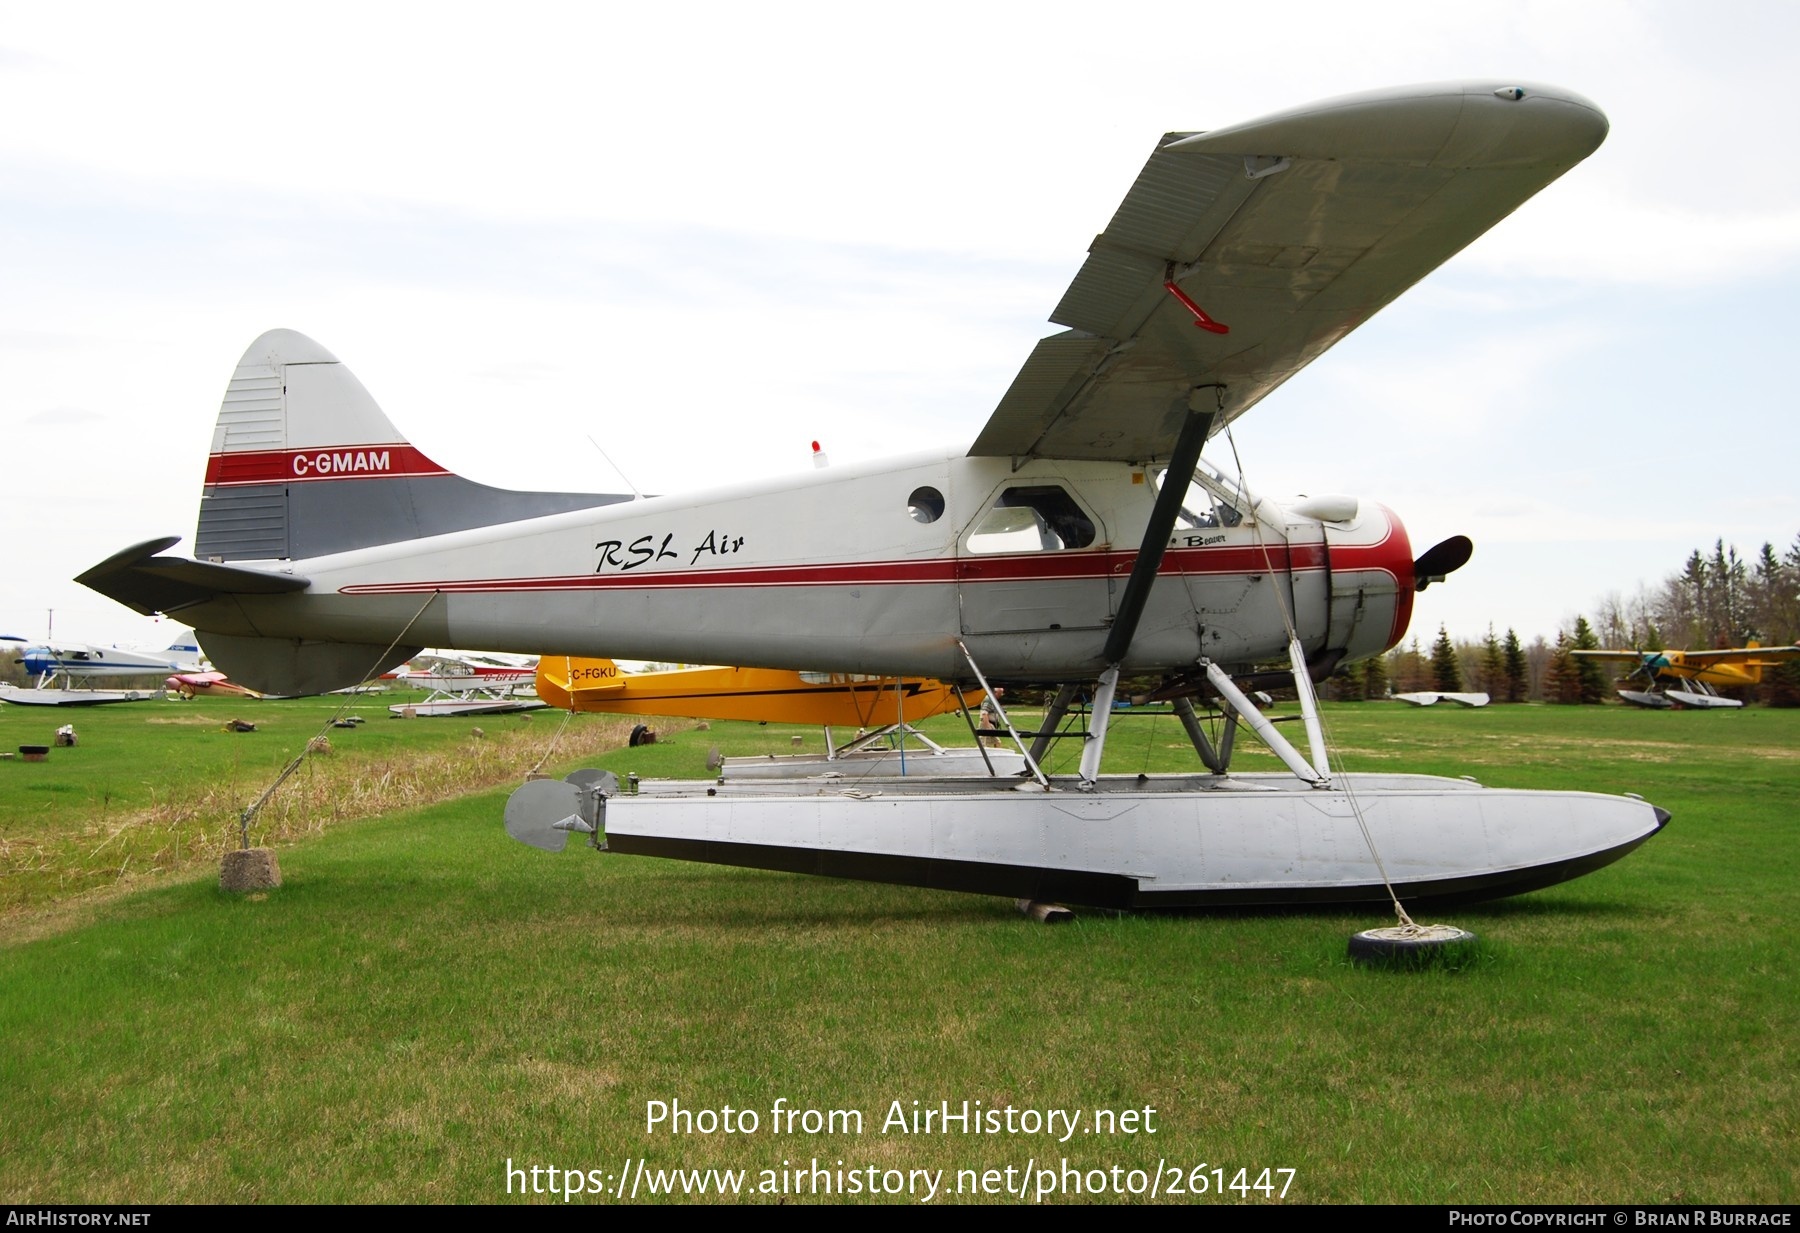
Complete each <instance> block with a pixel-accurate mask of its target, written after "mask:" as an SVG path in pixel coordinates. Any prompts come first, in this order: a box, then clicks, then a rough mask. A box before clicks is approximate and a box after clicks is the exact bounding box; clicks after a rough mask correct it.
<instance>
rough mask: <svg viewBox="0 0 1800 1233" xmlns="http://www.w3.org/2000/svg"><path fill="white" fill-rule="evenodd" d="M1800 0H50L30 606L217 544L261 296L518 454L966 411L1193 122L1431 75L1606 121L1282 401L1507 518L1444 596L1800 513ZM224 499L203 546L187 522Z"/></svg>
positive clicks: (831, 448)
mask: <svg viewBox="0 0 1800 1233" xmlns="http://www.w3.org/2000/svg"><path fill="white" fill-rule="evenodd" d="M1797 15H1800V9H1796V8H1793V7H1791V6H1788V5H1784V4H1778V3H1768V4H1731V3H1726V4H1717V3H1715V4H1709V5H1706V6H1694V5H1689V4H1675V3H1631V4H1625V3H1616V4H1608V3H1591V4H1569V3H1554V4H1551V3H1546V4H1521V3H1505V4H1493V5H1480V4H1462V5H1456V6H1449V5H1443V4H1441V3H1432V4H1418V5H1412V4H1380V3H1375V4H1361V5H1344V4H1337V3H1334V4H1300V3H1267V2H1264V3H1258V4H1254V5H1243V6H1219V5H1195V4H1192V3H1182V4H1133V3H1113V4H1109V5H1105V6H1098V7H1096V6H1094V5H1091V4H1081V5H1074V4H1070V5H1055V4H1044V3H1033V4H1029V5H1025V4H1020V5H983V4H969V3H966V2H965V3H960V4H918V3H912V4H908V5H906V6H903V8H901V9H884V10H880V11H877V10H875V9H866V10H865V9H858V8H855V7H853V6H845V5H840V4H831V5H827V4H820V5H788V4H779V3H766V4H762V5H708V4H686V5H680V6H631V7H630V8H625V7H620V8H617V9H614V8H611V7H609V6H605V5H579V6H577V5H568V6H562V5H531V4H520V5H510V6H506V8H505V9H504V10H502V9H500V8H497V7H495V6H492V5H479V6H477V5H451V4H431V5H410V6H409V5H387V6H371V5H367V4H356V5H342V6H337V5H331V4H316V3H315V4H309V5H307V6H304V7H303V8H300V9H295V8H292V7H291V6H290V7H287V8H279V9H275V10H271V11H269V12H261V11H259V10H258V8H257V7H256V6H239V5H219V6H202V5H176V6H143V5H131V6H123V5H80V6H75V5H30V6H27V5H12V6H8V9H7V11H6V17H5V20H4V22H3V23H0V114H4V115H5V116H6V117H7V122H6V123H5V124H4V125H0V276H3V277H4V279H5V287H6V294H5V295H3V296H0V374H3V375H4V380H3V381H0V424H4V426H5V428H6V434H5V438H4V440H5V442H6V445H7V454H6V456H7V458H8V459H9V463H10V465H9V466H8V467H7V477H6V481H5V483H4V484H3V485H0V513H3V514H4V525H5V527H6V530H7V535H6V544H7V559H6V568H5V571H4V575H3V581H0V633H6V634H20V635H25V636H28V637H32V638H38V637H41V636H42V635H43V633H44V627H45V617H46V609H50V608H54V609H55V610H56V633H57V636H58V639H59V640H92V641H97V642H114V641H120V642H138V643H149V642H154V641H158V640H159V639H160V640H161V641H165V642H166V640H167V638H166V634H167V633H168V632H169V630H168V629H167V628H166V626H165V627H164V628H161V629H159V628H157V627H156V626H154V625H153V624H152V623H151V622H150V621H148V620H144V619H140V618H137V617H135V616H134V615H133V614H131V613H130V612H128V611H127V610H126V609H124V608H121V607H119V606H118V605H116V604H113V603H112V602H111V601H109V600H106V599H104V598H102V597H100V596H98V595H95V594H93V593H91V592H88V591H87V590H86V589H85V588H82V587H79V586H77V585H75V584H74V583H73V582H70V581H69V579H70V578H71V577H72V576H73V575H74V574H76V573H78V572H79V571H81V570H83V569H85V568H87V567H88V566H89V565H92V564H94V563H95V562H97V561H99V560H100V559H102V558H104V557H106V556H108V555H110V554H111V553H113V552H115V551H117V550H118V549H120V548H122V547H124V546H126V545H128V544H131V543H135V542H137V541H139V540H143V539H147V538H150V537H152V536H157V535H170V534H180V535H182V536H184V537H187V538H186V541H185V542H186V543H191V536H192V533H193V525H194V519H195V511H196V509H197V504H198V498H199V492H200V482H201V476H202V474H203V470H204V465H205V455H206V450H207V443H208V441H209V440H210V435H211V431H212V424H213V419H214V417H215V416H216V414H217V412H218V405H219V400H220V396H221V395H222V393H223V391H224V387H225V383H226V380H227V379H228V377H229V376H230V373H231V369H232V367H233V365H234V364H235V363H236V361H237V358H238V356H239V355H240V354H241V353H242V352H243V350H244V348H245V347H246V346H247V345H248V344H249V343H250V341H251V340H252V339H253V338H255V337H256V336H257V335H258V334H260V333H262V332H263V331H264V330H266V329H269V328H272V327H275V326H284V327H288V328H292V329H297V330H300V331H301V332H303V333H305V334H308V335H311V336H312V337H314V338H316V339H317V340H318V341H319V342H321V343H322V344H324V345H325V346H326V347H327V348H329V349H330V350H332V351H333V352H335V353H336V354H337V355H338V357H339V358H340V359H342V360H344V361H345V363H346V364H348V365H349V366H350V368H351V369H352V370H354V371H355V372H356V373H357V375H358V376H359V377H360V378H361V379H362V381H363V383H364V384H365V385H367V386H368V388H369V390H370V391H371V393H373V395H374V396H375V398H376V399H377V400H378V401H379V402H380V403H381V404H382V405H383V407H384V408H385V409H386V410H387V412H388V413H389V415H390V416H391V418H392V419H393V420H394V421H395V422H396V423H397V424H398V425H399V426H400V428H401V430H402V431H403V432H404V433H405V434H406V435H407V436H408V437H409V438H411V439H412V440H413V441H414V442H415V443H416V444H417V445H419V446H420V447H421V448H422V449H423V450H424V451H425V452H426V453H427V454H429V455H430V456H431V457H433V458H435V459H436V460H437V461H439V462H441V463H443V464H444V465H446V466H449V467H451V468H452V469H454V470H457V471H460V472H462V473H464V474H466V475H468V476H470V477H471V478H474V479H477V480H481V481H483V482H487V483H491V484H497V485H502V486H506V487H515V488H528V487H543V488H601V489H606V490H615V491H616V490H618V489H619V487H620V481H619V480H618V478H617V473H616V472H614V471H613V469H612V468H611V467H610V466H609V465H608V464H607V462H606V461H605V458H603V457H602V455H601V453H600V451H599V449H597V448H596V446H595V445H594V444H591V443H590V441H589V438H590V437H591V438H592V439H593V441H594V442H597V443H598V445H599V446H600V447H603V448H604V451H605V455H606V456H608V457H610V458H611V459H612V460H613V462H614V463H616V464H617V465H618V467H619V468H621V469H622V470H623V471H624V473H625V474H626V475H627V476H628V477H629V480H630V482H631V483H632V484H635V485H636V486H637V487H638V488H640V489H642V490H645V491H663V492H667V491H674V490H680V489H689V488H695V487H701V486H705V485H708V484H712V483H716V482H720V481H724V480H728V479H736V478H743V477H745V476H753V475H763V474H773V473H778V472H781V471H787V470H794V469H801V468H804V467H806V466H808V465H810V464H809V461H808V456H807V449H808V442H809V441H811V440H812V439H814V438H818V439H820V440H822V441H823V442H824V443H825V446H826V448H827V450H828V452H829V453H830V455H831V457H832V459H833V460H834V461H836V462H846V461H852V460H860V459H865V458H875V457H880V456H882V455H884V454H887V453H890V452H900V451H910V450H914V449H918V448H923V447H928V446H933V445H939V444H942V445H945V446H950V447H955V448H958V449H960V448H964V447H966V445H967V443H968V442H969V441H970V440H972V439H973V437H974V435H975V433H976V432H977V430H978V429H979V428H980V427H981V425H982V424H983V423H984V422H985V420H986V419H987V416H988V414H989V413H990V412H991V410H992V409H993V406H994V404H995V402H996V401H997V400H998V399H999V397H1000V395H1001V394H1002V393H1003V392H1004V391H1005V389H1006V387H1007V385H1008V383H1009V382H1010V381H1011V379H1012V376H1013V374H1014V373H1015V372H1016V371H1017V369H1018V366H1019V365H1020V363H1021V362H1022V361H1023V360H1024V358H1025V356H1026V355H1027V353H1028V352H1029V350H1030V347H1031V344H1032V341H1033V340H1034V339H1036V338H1037V337H1040V336H1041V335H1043V334H1047V333H1050V332H1053V330H1054V329H1055V327H1052V326H1050V325H1048V324H1047V321H1046V319H1047V317H1048V315H1049V313H1050V311H1051V309H1052V308H1053V307H1054V305H1055V304H1056V302H1057V300H1058V299H1059V298H1060V296H1061V294H1062V291H1063V288H1064V287H1065V286H1066V285H1067V284H1068V281H1069V280H1070V279H1071V278H1072V277H1073V275H1074V273H1075V271H1076V269H1077V268H1078V267H1079V265H1080V262H1081V260H1082V257H1083V255H1084V253H1085V250H1086V247H1087V244H1088V242H1089V241H1090V240H1091V239H1092V237H1093V236H1094V234H1095V233H1096V232H1098V231H1100V230H1101V229H1102V228H1103V227H1104V226H1105V225H1106V223H1107V221H1108V219H1109V218H1110V217H1111V214H1112V211H1113V209H1114V207H1115V206H1116V205H1117V204H1118V201H1119V199H1120V198H1121V197H1122V196H1123V195H1124V193H1125V190H1126V189H1127V188H1128V187H1129V185H1130V184H1131V181H1132V179H1133V177H1134V176H1135V175H1136V173H1137V171H1138V169H1139V167H1140V166H1141V165H1142V163H1143V161H1144V159H1145V157H1146V156H1147V155H1148V153H1149V151H1150V149H1151V148H1152V146H1153V144H1154V142H1155V140H1156V138H1157V136H1158V135H1159V134H1161V133H1162V132H1164V131H1166V130H1171V129H1208V128H1217V127H1221V126H1223V125H1226V124H1231V123H1237V122H1240V121H1244V120H1249V119H1253V118H1255V117H1257V116H1259V115H1262V114H1265V113H1268V112H1271V111H1275V110H1279V109H1282V108H1286V107H1289V106H1292V105H1295V104H1298V103H1302V102H1307V101H1311V100H1314V99H1318V98H1324V97H1328V96H1331V95H1335V94H1342V93H1346V92H1350V91H1356V90H1364V89H1372V88H1376V87H1382V86H1390V85H1398V84H1404V83H1409V82H1417V81H1434V80H1445V79H1460V78H1487V77H1495V78H1496V79H1497V80H1500V81H1505V82H1511V81H1515V80H1517V81H1526V82H1530V81H1546V82H1554V83H1556V84H1558V85H1562V86H1566V87H1568V88H1570V89H1574V90H1577V91H1579V92H1581V93H1583V94H1585V95H1587V96H1588V97H1590V98H1592V99H1593V100H1594V101H1596V102H1597V103H1599V104H1600V105H1601V107H1603V108H1604V109H1605V110H1606V111H1607V113H1608V115H1609V116H1610V118H1611V121H1612V134H1611V136H1610V137H1609V139H1608V140H1607V142H1606V144H1605V145H1604V146H1602V147H1601V149H1600V150H1599V152H1598V153H1597V154H1596V155H1594V157H1592V158H1591V159H1589V160H1588V161H1587V162H1586V163H1584V164H1582V165H1581V166H1579V167H1577V168H1576V169H1575V170H1574V171H1573V172H1571V173H1570V174H1569V175H1568V176H1567V177H1565V178H1564V179H1563V180H1562V181H1559V182H1558V183H1556V184H1553V185H1552V186H1551V187H1550V188H1549V189H1548V190H1546V191H1545V193H1544V194H1542V195H1541V196H1540V197H1539V198H1538V199H1536V200H1534V201H1532V202H1530V203H1529V204H1527V205H1526V206H1525V207H1524V208H1523V209H1522V210H1521V211H1519V213H1517V214H1516V215H1514V216H1513V217H1512V218H1510V219H1508V220H1506V221H1505V222H1503V223H1502V224H1501V225H1500V226H1499V227H1497V228H1496V229H1495V230H1494V231H1493V232H1492V233H1490V235H1489V236H1487V237H1486V238H1484V239H1482V240H1480V241H1478V242H1477V243H1476V244H1475V245H1474V246H1472V247H1471V248H1470V249H1468V250H1467V251H1466V252H1464V253H1463V254H1462V255H1460V256H1459V257H1457V258H1455V259H1454V260H1453V261H1452V262H1451V263H1450V264H1449V265H1447V266H1446V267H1445V268H1444V269H1443V270H1441V271H1440V272H1438V273H1437V274H1435V275H1433V276H1432V277H1431V278H1430V279H1428V280H1427V281H1426V282H1424V283H1422V284H1421V285H1420V286H1419V287H1417V288H1415V289H1414V290H1413V291H1411V292H1409V293H1408V294H1407V295H1405V296H1403V297H1402V298H1401V299H1400V300H1399V301H1398V302H1397V303H1396V304H1395V305H1393V306H1392V307H1391V308H1389V309H1387V310H1386V311H1384V312H1383V313H1381V314H1380V315H1379V316H1378V317H1376V318H1375V319H1373V320H1372V321H1371V322H1370V323H1369V324H1367V325H1366V326H1364V327H1363V328H1362V329H1360V330H1359V331H1358V332H1357V333H1355V334H1353V335H1352V336H1351V337H1350V338H1349V339H1348V340H1346V341H1345V342H1343V343H1341V344H1340V345H1339V346H1338V347H1336V348H1335V349H1334V350H1332V351H1331V352H1330V353H1328V354H1327V355H1325V356H1324V357H1323V358H1322V359H1321V360H1319V361H1318V362H1317V363H1316V364H1314V365H1313V366H1312V367H1311V368H1310V369H1308V370H1307V371H1306V372H1305V373H1303V374H1301V376H1299V377H1297V378H1296V379H1294V380H1293V381H1291V382H1289V384H1288V385H1287V386H1285V387H1284V388H1282V389H1281V390H1279V391H1277V392H1276V393H1275V394H1274V395H1272V396H1271V397H1270V398H1269V399H1268V400H1266V401H1265V402H1264V403H1262V404H1261V405H1260V406H1258V407H1257V408H1256V409H1255V410H1254V411H1253V412H1251V413H1250V414H1249V415H1247V416H1246V417H1244V419H1243V420H1242V421H1240V423H1239V426H1238V429H1237V434H1236V435H1237V443H1238V447H1239V451H1240V453H1241V455H1242V458H1243V463H1244V469H1245V472H1246V474H1247V478H1248V479H1249V481H1250V483H1251V484H1252V485H1253V486H1254V487H1256V488H1258V489H1260V490H1263V491H1266V492H1270V493H1281V492H1295V491H1309V492H1323V491H1339V492H1351V493H1357V494H1359V495H1362V496H1365V497H1370V498H1374V499H1377V500H1380V501H1382V502H1383V503H1384V504H1387V505H1388V506H1390V507H1391V508H1393V509H1394V510H1396V511H1397V512H1398V513H1399V514H1400V515H1401V516H1402V518H1403V519H1404V520H1405V521H1406V523H1407V526H1408V528H1409V530H1410V531H1411V533H1412V537H1413V540H1414V543H1415V545H1418V546H1420V547H1423V546H1424V545H1427V544H1430V543H1433V542H1435V541H1436V540H1438V539H1441V538H1443V537H1444V536H1446V535H1450V534H1455V533H1458V532H1461V533H1464V534H1468V535H1470V536H1471V537H1473V538H1474V540H1475V542H1476V553H1475V558H1474V560H1473V561H1472V562H1471V564H1470V565H1469V566H1468V567H1467V568H1466V569H1465V570H1463V571H1462V572H1461V573H1459V574H1458V575H1456V576H1455V578H1454V579H1452V581H1451V583H1449V584H1447V585H1445V586H1443V587H1434V588H1432V589H1431V590H1430V591H1428V592H1427V593H1425V594H1424V595H1423V596H1421V597H1420V603H1419V605H1418V610H1417V615H1416V617H1415V624H1414V632H1416V633H1417V634H1419V636H1420V638H1421V640H1422V641H1423V642H1425V643H1429V642H1430V640H1431V637H1432V636H1433V635H1434V634H1435V632H1436V629H1437V626H1438V624H1439V622H1447V623H1448V625H1449V627H1450V629H1451V631H1452V633H1453V634H1455V635H1456V636H1458V637H1464V638H1476V637H1479V636H1480V635H1481V634H1482V633H1483V632H1484V631H1485V629H1486V626H1487V624H1488V622H1489V621H1492V622H1493V623H1494V624H1495V625H1497V626H1498V627H1499V628H1500V629H1501V630H1504V629H1505V628H1506V627H1508V626H1512V627H1515V628H1517V629H1518V631H1519V632H1520V634H1521V635H1523V636H1525V637H1526V638H1527V639H1529V638H1530V637H1531V636H1533V635H1535V634H1539V633H1542V634H1545V635H1547V636H1553V635H1554V633H1555V630H1556V627H1557V625H1558V623H1559V622H1561V621H1563V620H1564V619H1565V618H1570V617H1572V616H1573V614H1574V613H1576V612H1578V611H1585V612H1589V613H1592V612H1593V610H1594V608H1595V607H1596V604H1597V601H1598V599H1599V598H1600V596H1602V595H1603V594H1604V593H1606V592H1608V591H1620V592H1625V593H1629V592H1631V591H1632V590H1634V589H1635V588H1636V587H1637V586H1638V585H1639V584H1640V583H1641V582H1642V583H1650V584H1655V583H1657V582H1659V581H1660V580H1661V578H1662V577H1663V576H1664V575H1665V574H1667V573H1669V572H1672V571H1674V570H1675V569H1676V568H1677V567H1678V566H1679V565H1680V563H1681V561H1682V559H1683V558H1684V557H1685V556H1686V555H1687V553H1688V552H1689V551H1690V550H1691V549H1693V548H1695V547H1699V546H1702V545H1710V544H1711V543H1712V541H1713V540H1715V539H1717V538H1719V537H1723V538H1724V539H1725V540H1726V541H1727V542H1728V543H1736V544H1737V545H1739V546H1740V547H1741V548H1742V549H1744V550H1745V551H1746V552H1749V551H1754V549H1755V548H1756V547H1757V546H1758V545H1760V544H1761V543H1762V542H1763V541H1764V540H1773V541H1774V542H1775V543H1776V545H1777V547H1786V546H1787V545H1789V544H1791V543H1793V542H1794V539H1795V537H1796V535H1797V534H1800V482H1797V473H1800V466H1797V457H1800V451H1797V450H1796V446H1797V445H1800V427H1796V417H1795V415H1794V408H1793V403H1794V395H1793V393H1792V384H1793V383H1792V380H1791V379H1790V378H1789V376H1788V374H1787V373H1786V371H1785V370H1784V368H1783V367H1782V365H1783V362H1784V357H1785V356H1787V355H1788V353H1789V352H1790V350H1791V349H1792V346H1793V343H1792V340H1793V339H1794V337H1795V336H1796V331H1797V327H1800V309H1797V308H1796V304H1795V299H1796V297H1795V294H1794V281H1795V272H1796V265H1797V264H1800V159H1796V157H1795V146H1796V139H1795V137H1794V135H1793V128H1794V121H1795V118H1796V112H1797V108H1796V105H1795V103H1794V101H1793V94H1792V83H1793V82H1794V81H1795V80H1796V79H1800V16H1797ZM186 550H187V549H186V547H185V546H184V547H183V548H182V549H179V551H186Z"/></svg>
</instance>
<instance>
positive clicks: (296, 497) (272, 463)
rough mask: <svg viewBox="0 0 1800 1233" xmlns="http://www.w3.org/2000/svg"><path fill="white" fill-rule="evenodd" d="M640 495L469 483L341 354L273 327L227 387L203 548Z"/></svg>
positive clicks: (317, 540)
mask: <svg viewBox="0 0 1800 1233" xmlns="http://www.w3.org/2000/svg"><path fill="white" fill-rule="evenodd" d="M630 499H631V498H630V496H629V494H617V493H612V494H609V493H572V492H513V491H509V490H506V489H500V488H489V487H487V486H486V485H483V484H477V483H473V482H471V481H469V480H466V479H463V478H462V477H461V476H459V475H456V474H453V473H452V472H450V471H447V470H445V469H444V468H443V467H440V466H439V465H438V464H437V463H435V462H433V461H432V460H431V459H429V458H427V457H426V456H425V455H424V454H423V453H421V452H420V451H419V450H418V449H417V448H415V447H414V446H413V445H412V444H411V443H410V442H408V441H406V440H405V439H404V438H403V437H401V435H400V432H399V430H398V429H397V428H395V427H394V425H393V422H392V421H391V420H389V419H388V417H387V416H386V415H385V414H383V412H382V410H381V408H380V407H379V406H377V405H376V403H375V400H374V399H373V398H371V397H370V396H369V392H368V391H367V390H366V389H364V388H363V385H362V382H360V381H358V380H357V379H356V376H355V374H353V373H352V372H351V371H350V370H349V369H348V368H346V367H345V366H344V365H343V364H342V363H341V362H340V361H339V360H338V358H337V357H336V356H335V355H333V354H331V352H329V351H327V350H326V349H325V348H323V347H321V346H320V345H319V344H318V343H316V342H314V341H313V340H312V339H310V338H308V337H306V336H305V335H304V334H298V333H295V332H294V331H293V330H270V331H269V332H268V333H267V334H264V335H263V336H262V337H261V338H258V339H257V340H256V341H255V342H253V343H251V344H250V349H249V350H248V351H246V352H244V357H243V358H242V359H241V360H239V361H238V366H237V370H236V371H235V372H233V373H232V376H231V382H230V384H229V385H228V386H226V389H225V400H224V402H223V403H222V404H221V406H220V407H219V419H218V423H217V425H216V426H215V427H214V429H213V441H212V452H211V454H210V456H209V457H208V458H207V463H206V487H205V490H204V491H203V493H202V494H201V498H200V523H199V527H198V528H197V529H196V531H195V534H194V555H195V556H197V557H199V558H201V559H202V560H212V561H246V560H248V561H268V560H301V559H304V558H308V557H317V556H324V555H325V554H327V553H332V552H347V551H349V550H351V549H355V548H371V547H374V546H376V545H378V544H391V543H395V542H397V541H400V540H407V539H418V538H420V537H423V536H427V535H442V534H445V533H447V532H450V531H462V530H467V529H468V528H470V527H483V526H492V525H494V524H496V523H502V522H514V521H517V520H519V519H522V518H536V517H540V516H542V515H545V514H557V513H562V512H564V511H567V510H573V509H587V508H590V507H592V506H596V505H608V504H611V503H613V502H615V501H626V500H630Z"/></svg>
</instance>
